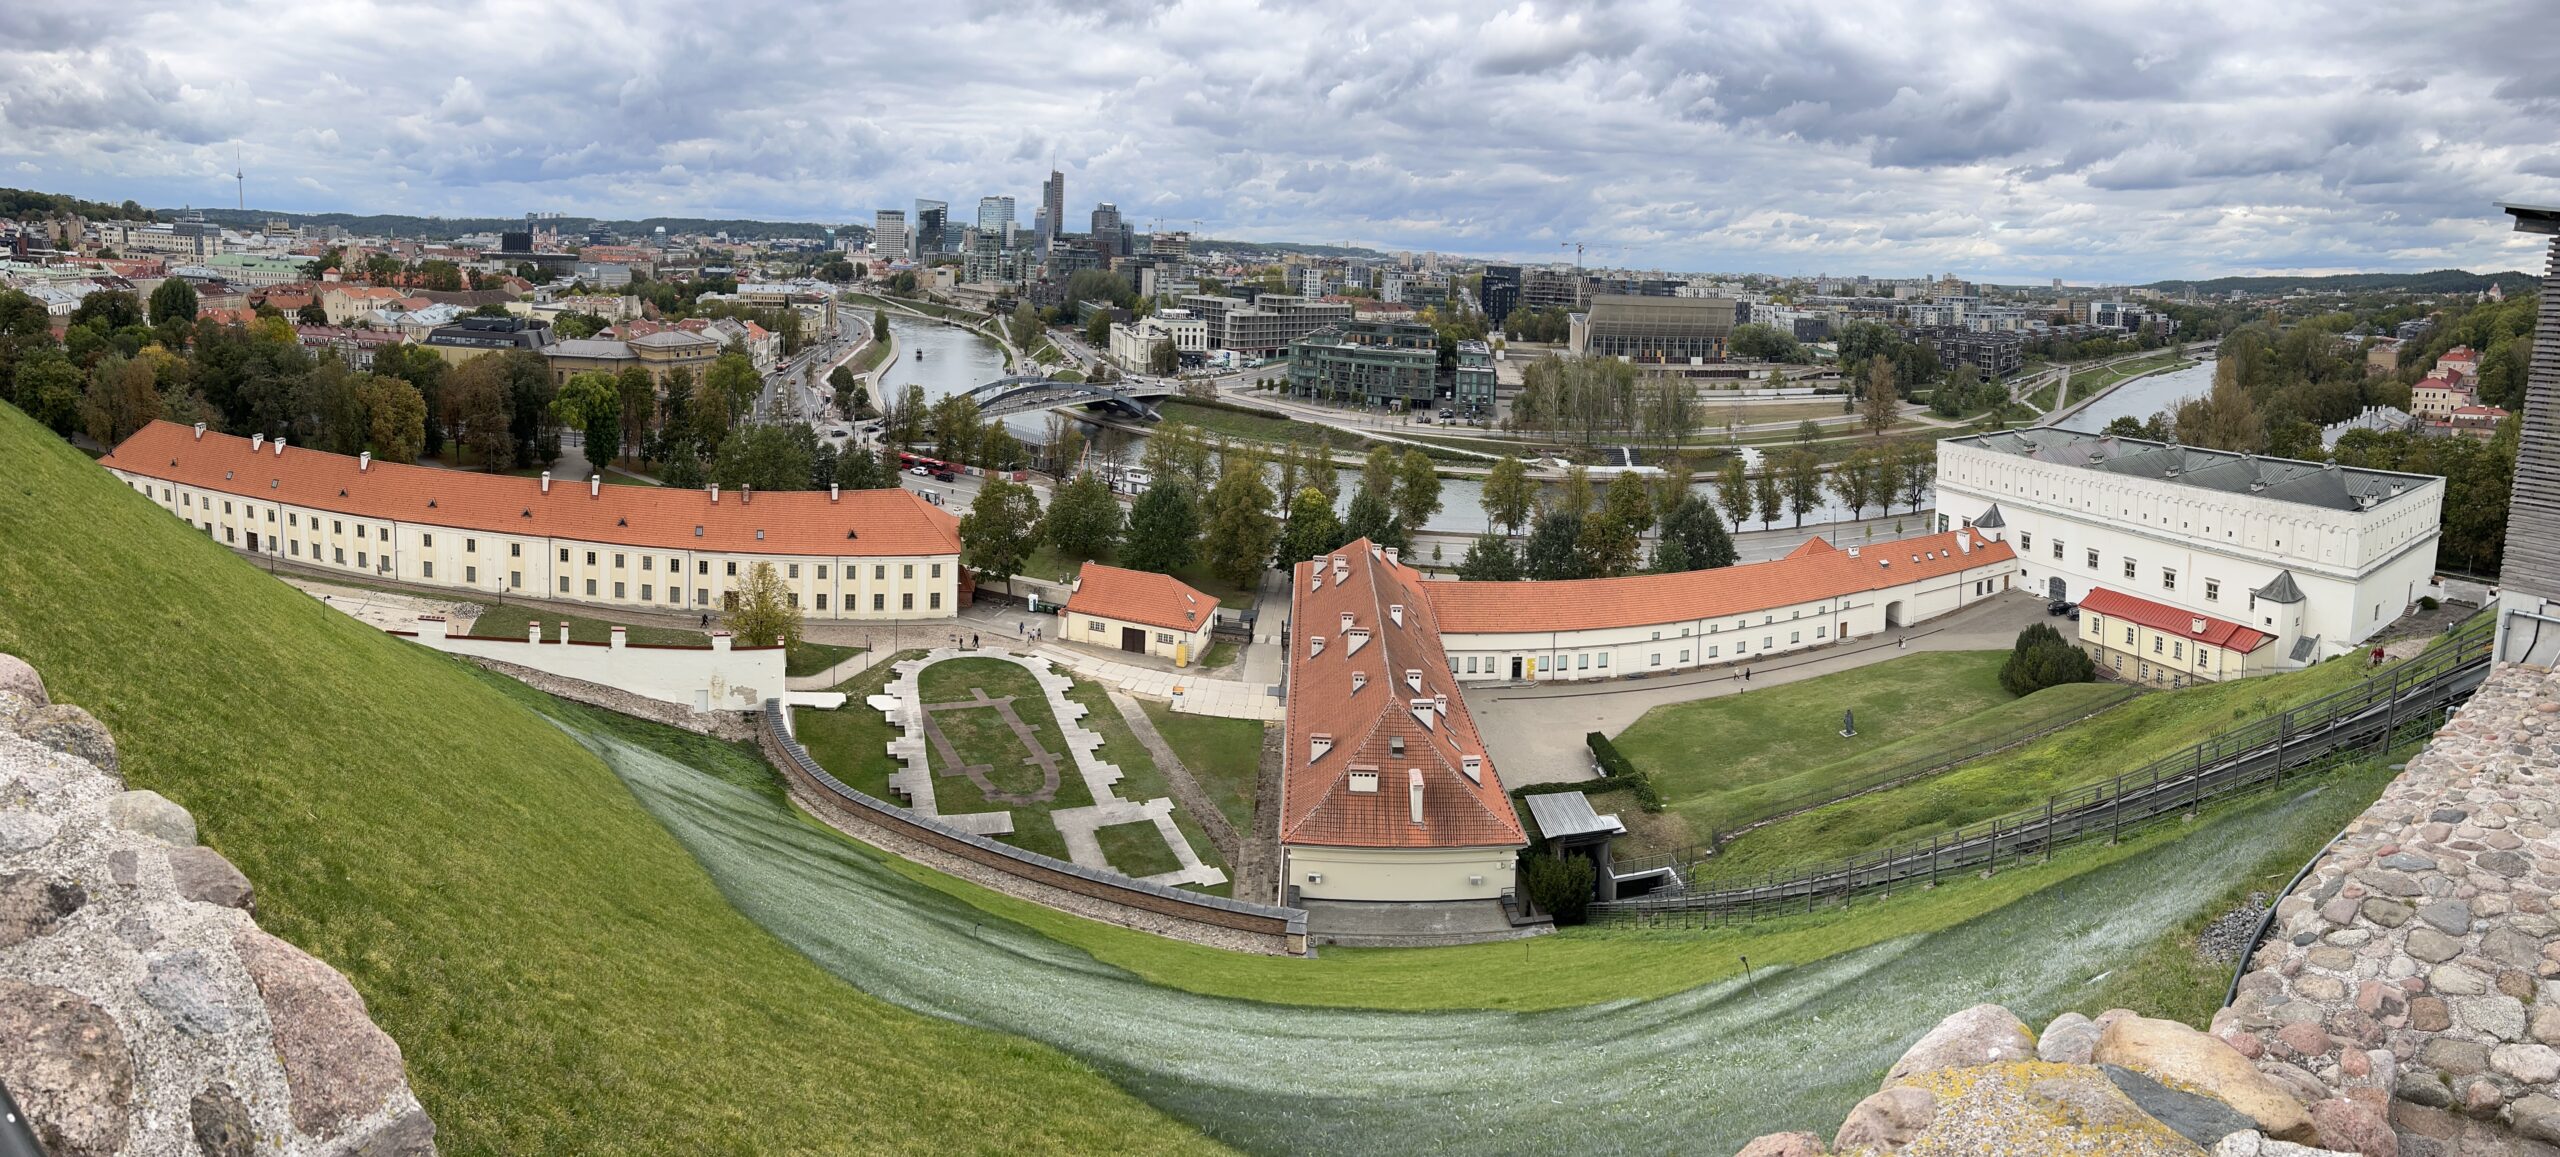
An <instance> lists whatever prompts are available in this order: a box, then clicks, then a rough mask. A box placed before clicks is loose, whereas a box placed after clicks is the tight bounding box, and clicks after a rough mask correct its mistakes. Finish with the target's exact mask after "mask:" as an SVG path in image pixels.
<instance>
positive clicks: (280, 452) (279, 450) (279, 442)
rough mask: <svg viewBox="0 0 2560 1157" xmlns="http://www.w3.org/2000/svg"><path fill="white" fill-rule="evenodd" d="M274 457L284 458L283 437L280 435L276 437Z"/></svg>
mask: <svg viewBox="0 0 2560 1157" xmlns="http://www.w3.org/2000/svg"><path fill="white" fill-rule="evenodd" d="M276 457H278V458H282V457H284V437H283V436H282V435H278V436H277V437H276Z"/></svg>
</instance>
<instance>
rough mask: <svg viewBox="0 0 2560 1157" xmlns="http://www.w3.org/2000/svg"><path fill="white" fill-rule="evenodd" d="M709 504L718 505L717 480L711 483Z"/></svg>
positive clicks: (718, 490) (718, 488)
mask: <svg viewBox="0 0 2560 1157" xmlns="http://www.w3.org/2000/svg"><path fill="white" fill-rule="evenodd" d="M711 505H713V506H718V505H720V484H719V483H717V482H714V483H712V484H711Z"/></svg>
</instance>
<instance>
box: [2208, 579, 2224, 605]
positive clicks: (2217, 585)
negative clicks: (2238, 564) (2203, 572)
mask: <svg viewBox="0 0 2560 1157" xmlns="http://www.w3.org/2000/svg"><path fill="white" fill-rule="evenodd" d="M2204 601H2206V602H2208V603H2218V602H2221V601H2222V580H2221V579H2206V580H2204Z"/></svg>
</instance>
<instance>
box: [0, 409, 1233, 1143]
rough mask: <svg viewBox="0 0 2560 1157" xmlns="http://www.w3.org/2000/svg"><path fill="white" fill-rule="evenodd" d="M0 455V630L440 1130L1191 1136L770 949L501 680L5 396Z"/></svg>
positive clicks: (901, 1139)
mask: <svg viewBox="0 0 2560 1157" xmlns="http://www.w3.org/2000/svg"><path fill="white" fill-rule="evenodd" d="M0 461H6V462H7V463H8V464H9V466H8V477H9V484H8V485H7V486H5V487H0V526H6V527H8V528H9V533H8V534H6V535H5V536H0V592H7V593H6V595H0V651H6V652H10V653H13V654H16V655H19V656H22V657H24V658H25V659H26V660H27V661H29V662H30V663H33V664H35V666H36V667H37V668H38V669H39V670H41V671H42V672H43V674H44V676H45V680H46V682H47V684H48V685H49V686H50V688H51V690H52V692H53V695H54V697H55V698H56V699H58V700H60V701H62V702H69V703H78V704H81V705H82V706H85V707H87V708H89V709H90V710H91V711H93V712H95V713H96V714H97V715H98V716H99V717H100V718H101V719H102V720H104V721H105V722H106V724H107V725H108V726H109V727H110V728H111V729H112V730H113V731H114V734H115V738H116V743H117V747H118V749H119V751H120V754H121V756H122V760H123V764H124V774H125V776H126V778H127V780H128V781H129V782H130V783H131V785H132V786H133V787H136V788H149V789H151V790H154V791H158V792H160V793H162V794H163V795H166V796H168V797H169V798H170V799H172V800H175V801H176V802H178V803H179V804H181V805H183V806H185V807H187V808H189V809H190V810H192V811H193V812H194V814H195V817H196V820H197V822H198V824H199V825H200V827H201V830H202V832H203V838H204V841H205V842H206V843H207V844H209V845H211V846H212V847H214V848H216V849H218V850H220V851H221V852H222V853H223V854H224V855H225V856H227V857H229V858H230V859H231V860H232V862H234V863H236V864H238V865H239V866H240V868H241V869H242V870H243V871H244V872H246V873H247V874H248V876H249V878H250V879H251V880H253V881H255V882H256V885H257V889H258V912H257V919H258V923H259V924H261V925H262V926H264V927H266V928H267V929H268V930H269V931H272V932H274V933H276V934H277V935H280V936H282V937H284V938H286V939H287V940H290V941H292V942H294V943H295V944H298V945H300V946H302V947H303V948H305V949H307V950H309V951H311V952H313V953H315V954H316V955H318V956H319V957H320V958H321V959H323V960H326V961H328V962H329V963H331V964H333V965H335V966H336V967H338V968H339V969H340V970H342V971H344V972H345V973H346V974H347V976H348V978H349V979H350V980H352V981H353V983H354V985H355V987H356V989H357V990H358V991H359V992H361V993H362V994H363V996H364V998H365V1001H366V1004H367V1006H368V1009H369V1011H370V1012H371V1014H372V1016H373V1017H374V1019H375V1020H376V1021H378V1022H379V1023H380V1024H381V1025H382V1026H383V1027H384V1028H385V1029H386V1030H388V1031H389V1032H390V1034H391V1036H392V1037H393V1038H394V1039H396V1040H397V1041H398V1042H399V1043H400V1046H401V1050H402V1053H403V1054H404V1058H405V1060H406V1063H407V1068H408V1074H409V1077H410V1080H411V1082H412V1083H413V1085H414V1086H415V1088H416V1090H417V1093H418V1097H419V1099H420V1100H421V1101H423V1102H424V1103H425V1105H426V1108H427V1111H428V1113H429V1114H430V1115H431V1116H433V1117H434V1119H435V1122H436V1126H437V1138H436V1140H437V1144H438V1147H439V1148H440V1149H441V1150H442V1151H443V1152H445V1153H449V1154H496V1153H570V1152H583V1153H815V1152H876V1153H890V1152H924V1151H927V1150H936V1151H940V1150H948V1149H950V1148H951V1147H952V1145H953V1142H954V1141H955V1140H957V1141H960V1142H961V1145H960V1147H963V1148H986V1149H1002V1150H1013V1151H1056V1150H1073V1151H1101V1150H1112V1151H1121V1150H1139V1149H1146V1150H1166V1151H1175V1150H1186V1151H1205V1150H1207V1149H1209V1148H1211V1146H1209V1145H1208V1144H1207V1143H1206V1142H1205V1141H1204V1139H1203V1138H1202V1137H1201V1136H1200V1135H1199V1134H1198V1132H1197V1131H1196V1130H1194V1129H1192V1128H1190V1127H1188V1126H1184V1125H1181V1124H1178V1123H1176V1122H1174V1121H1172V1120H1170V1119H1168V1118H1166V1117H1165V1116H1164V1115H1162V1114H1161V1113H1159V1112H1157V1111H1155V1110H1153V1109H1151V1108H1149V1107H1147V1106H1145V1105H1144V1104H1142V1103H1140V1102H1139V1101H1138V1100H1137V1099H1135V1098H1134V1097H1131V1096H1129V1095H1128V1094H1127V1093H1125V1092H1123V1091H1121V1090H1120V1089H1119V1088H1117V1087H1116V1086H1114V1085H1112V1084H1111V1083H1110V1082H1108V1081H1106V1080H1104V1079H1102V1078H1101V1077H1100V1076H1098V1075H1097V1074H1096V1073H1094V1071H1093V1070H1092V1069H1090V1068H1089V1067H1087V1066H1085V1065H1083V1064H1081V1063H1079V1062H1076V1061H1074V1060H1072V1059H1070V1058H1068V1057H1067V1056H1065V1055H1064V1054H1062V1053H1059V1052H1057V1051H1056V1050H1053V1049H1049V1048H1046V1047H1042V1046H1039V1045H1035V1044H1032V1043H1029V1042H1027V1041H1024V1040H1021V1039H1019V1038H1014V1037H1008V1036H1004V1035H1000V1034H997V1033H992V1032H987V1031H983V1030H979V1029H974V1028H970V1027H967V1026H964V1025H960V1024H956V1023H953V1022H950V1021H947V1020H942V1019H937V1018H932V1017H926V1016H919V1015H915V1014H912V1013H909V1012H906V1011H903V1010H900V1009H898V1008H895V1007H892V1006H891V1005H889V1004H887V1003H885V1002H883V1001H880V1000H877V999H875V998H873V997H870V996H868V995H865V994H864V993H862V992H861V991H859V990H857V989H855V988H854V987H852V986H851V985H849V984H846V983H844V982H843V981H841V980H839V979H837V978H836V977H834V976H833V975H830V974H829V973H827V972H825V971H823V970H822V969H820V968H819V967H818V966H817V965H816V964H814V963H812V962H811V961H810V959H809V958H808V957H807V956H804V955H803V954H801V953H800V952H798V951H796V950H794V949H792V948H790V947H789V946H787V945H785V944H783V943H782V942H781V941H779V940H776V939H775V938H774V937H773V936H771V935H770V934H768V933H767V932H765V931H764V930H763V928H761V927H760V926H758V925H757V924H755V923H754V922H753V921H751V920H749V919H747V918H746V917H745V916H743V915H741V914H740V913H739V912H738V910H737V909H735V908H733V907H731V905H730V903H729V901H728V900H727V899H726V898H725V897H724V896H723V895H722V894H721V892H720V891H719V889H718V888H717V887H715V886H714V885H713V883H712V880H711V877H710V876H709V875H708V874H707V873H706V872H705V871H704V870H703V868H702V866H701V865H700V864H699V863H698V862H696V861H695V860H694V858H693V857H692V856H691V855H690V854H688V853H687V852H686V851H685V850H684V848H683V847H682V846H681V845H679V844H678V843H677V842H676V841H675V839H674V838H673V837H671V836H670V835H669V834H668V833H667V831H666V829H665V828H663V827H662V826H660V825H659V823H658V822H657V820H655V819H654V818H652V817H651V816H650V815H649V813H648V812H646V811H644V810H643V809H642V808H641V806H640V805H639V803H638V801H637V800H635V798H634V797H633V795H632V791H631V789H630V788H629V787H628V786H627V785H626V784H624V782H623V781H621V780H620V779H618V778H617V777H615V776H614V775H613V774H612V772H611V771H610V770H609V769H607V768H606V767H605V766H604V764H603V763H602V761H600V760H598V759H597V758H596V757H595V756H594V755H592V754H591V753H589V752H588V751H587V750H586V749H585V748H582V747H580V746H579V745H578V744H577V743H576V742H574V741H572V740H571V739H570V738H569V736H568V735H566V734H565V733H563V732H561V731H560V730H559V729H558V728H556V727H554V726H552V725H551V724H550V723H549V722H548V721H547V720H545V719H544V718H542V717H541V716H540V715H538V714H536V713H534V712H533V711H530V710H527V709H526V706H525V700H524V699H523V698H521V697H520V696H519V694H518V693H519V692H521V691H522V689H521V688H515V687H513V686H512V685H508V684H504V683H502V682H500V681H496V680H492V679H487V678H483V677H480V676H477V675H475V674H474V671H473V669H472V668H471V667H470V666H469V665H467V664H465V663H462V662H459V661H456V660H454V659H451V658H448V657H446V656H443V655H439V654H437V653H435V652H433V651H429V650H427V649H425V648H423V647H418V646H414V645H412V644H410V643H408V642H405V641H403V640H401V639H398V638H395V637H393V636H390V635H386V634H384V633H383V632H381V631H379V630H376V629H374V628H372V627H369V626H367V625H365V624H363V623H360V622H357V621H355V620H353V619H349V618H346V617H344V616H340V615H335V614H321V613H315V612H314V610H313V607H312V603H311V600H310V599H309V598H308V597H307V596H305V595H303V594H301V593H300V592H298V591H295V590H293V589H292V588H290V587H288V586H286V585H285V584H283V583H280V582H277V581H275V580H274V579H272V578H269V577H268V576H267V575H266V574H264V573H263V572H261V571H259V570H257V569H255V568H253V567H251V566H249V565H248V564H247V563H245V562H244V561H243V560H241V559H239V558H237V557H234V556H233V555H232V554H231V552H229V551H227V550H225V549H224V548H223V547H222V546H221V545H220V544H217V543H214V542H210V541H207V540H206V539H205V537H204V536H203V535H202V534H200V533H191V532H189V531H187V530H185V529H184V528H183V527H182V526H181V525H180V524H179V523H178V522H177V520H175V519H173V518H170V517H169V516H168V515H167V514H166V513H164V512H162V511H160V510H159V509H157V508H156V507H154V506H152V505H151V504H150V503H148V502H146V501H145V500H143V499H142V497H141V496H140V495H138V494H136V493H134V492H133V491H132V490H131V489H130V488H128V487H126V486H124V485H122V484H120V483H118V482H116V481H115V480H114V479H112V478H110V477H109V476H108V475H106V474H105V473H104V472H102V471H100V470H98V469H97V468H96V467H95V466H94V465H92V464H91V463H90V462H89V461H88V460H87V459H86V458H85V457H83V456H82V455H80V454H79V453H77V452H76V451H74V450H72V449H71V448H69V447H68V446H66V445H64V444H63V443H62V442H61V441H60V440H59V439H56V438H54V437H53V436H52V435H50V434H48V433H46V432H44V431H43V430H41V429H39V428H38V427H37V426H36V425H35V424H34V423H32V422H30V421H28V420H27V419H26V418H25V417H24V416H23V415H21V414H19V413H18V412H17V411H16V410H14V409H11V408H10V407H7V406H0ZM523 694H525V695H529V694H530V692H523ZM713 750H715V751H725V752H730V753H731V756H732V757H733V758H740V759H752V758H753V757H752V755H751V754H748V753H743V752H738V751H737V750H736V749H733V748H729V747H727V746H726V745H718V746H717V747H716V748H715V749H713ZM766 774H767V775H768V777H769V775H770V773H766ZM849 1057H858V1058H860V1070H861V1075H860V1079H857V1080H848V1079H846V1077H845V1074H846V1068H845V1065H846V1061H847V1058H849Z"/></svg>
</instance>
